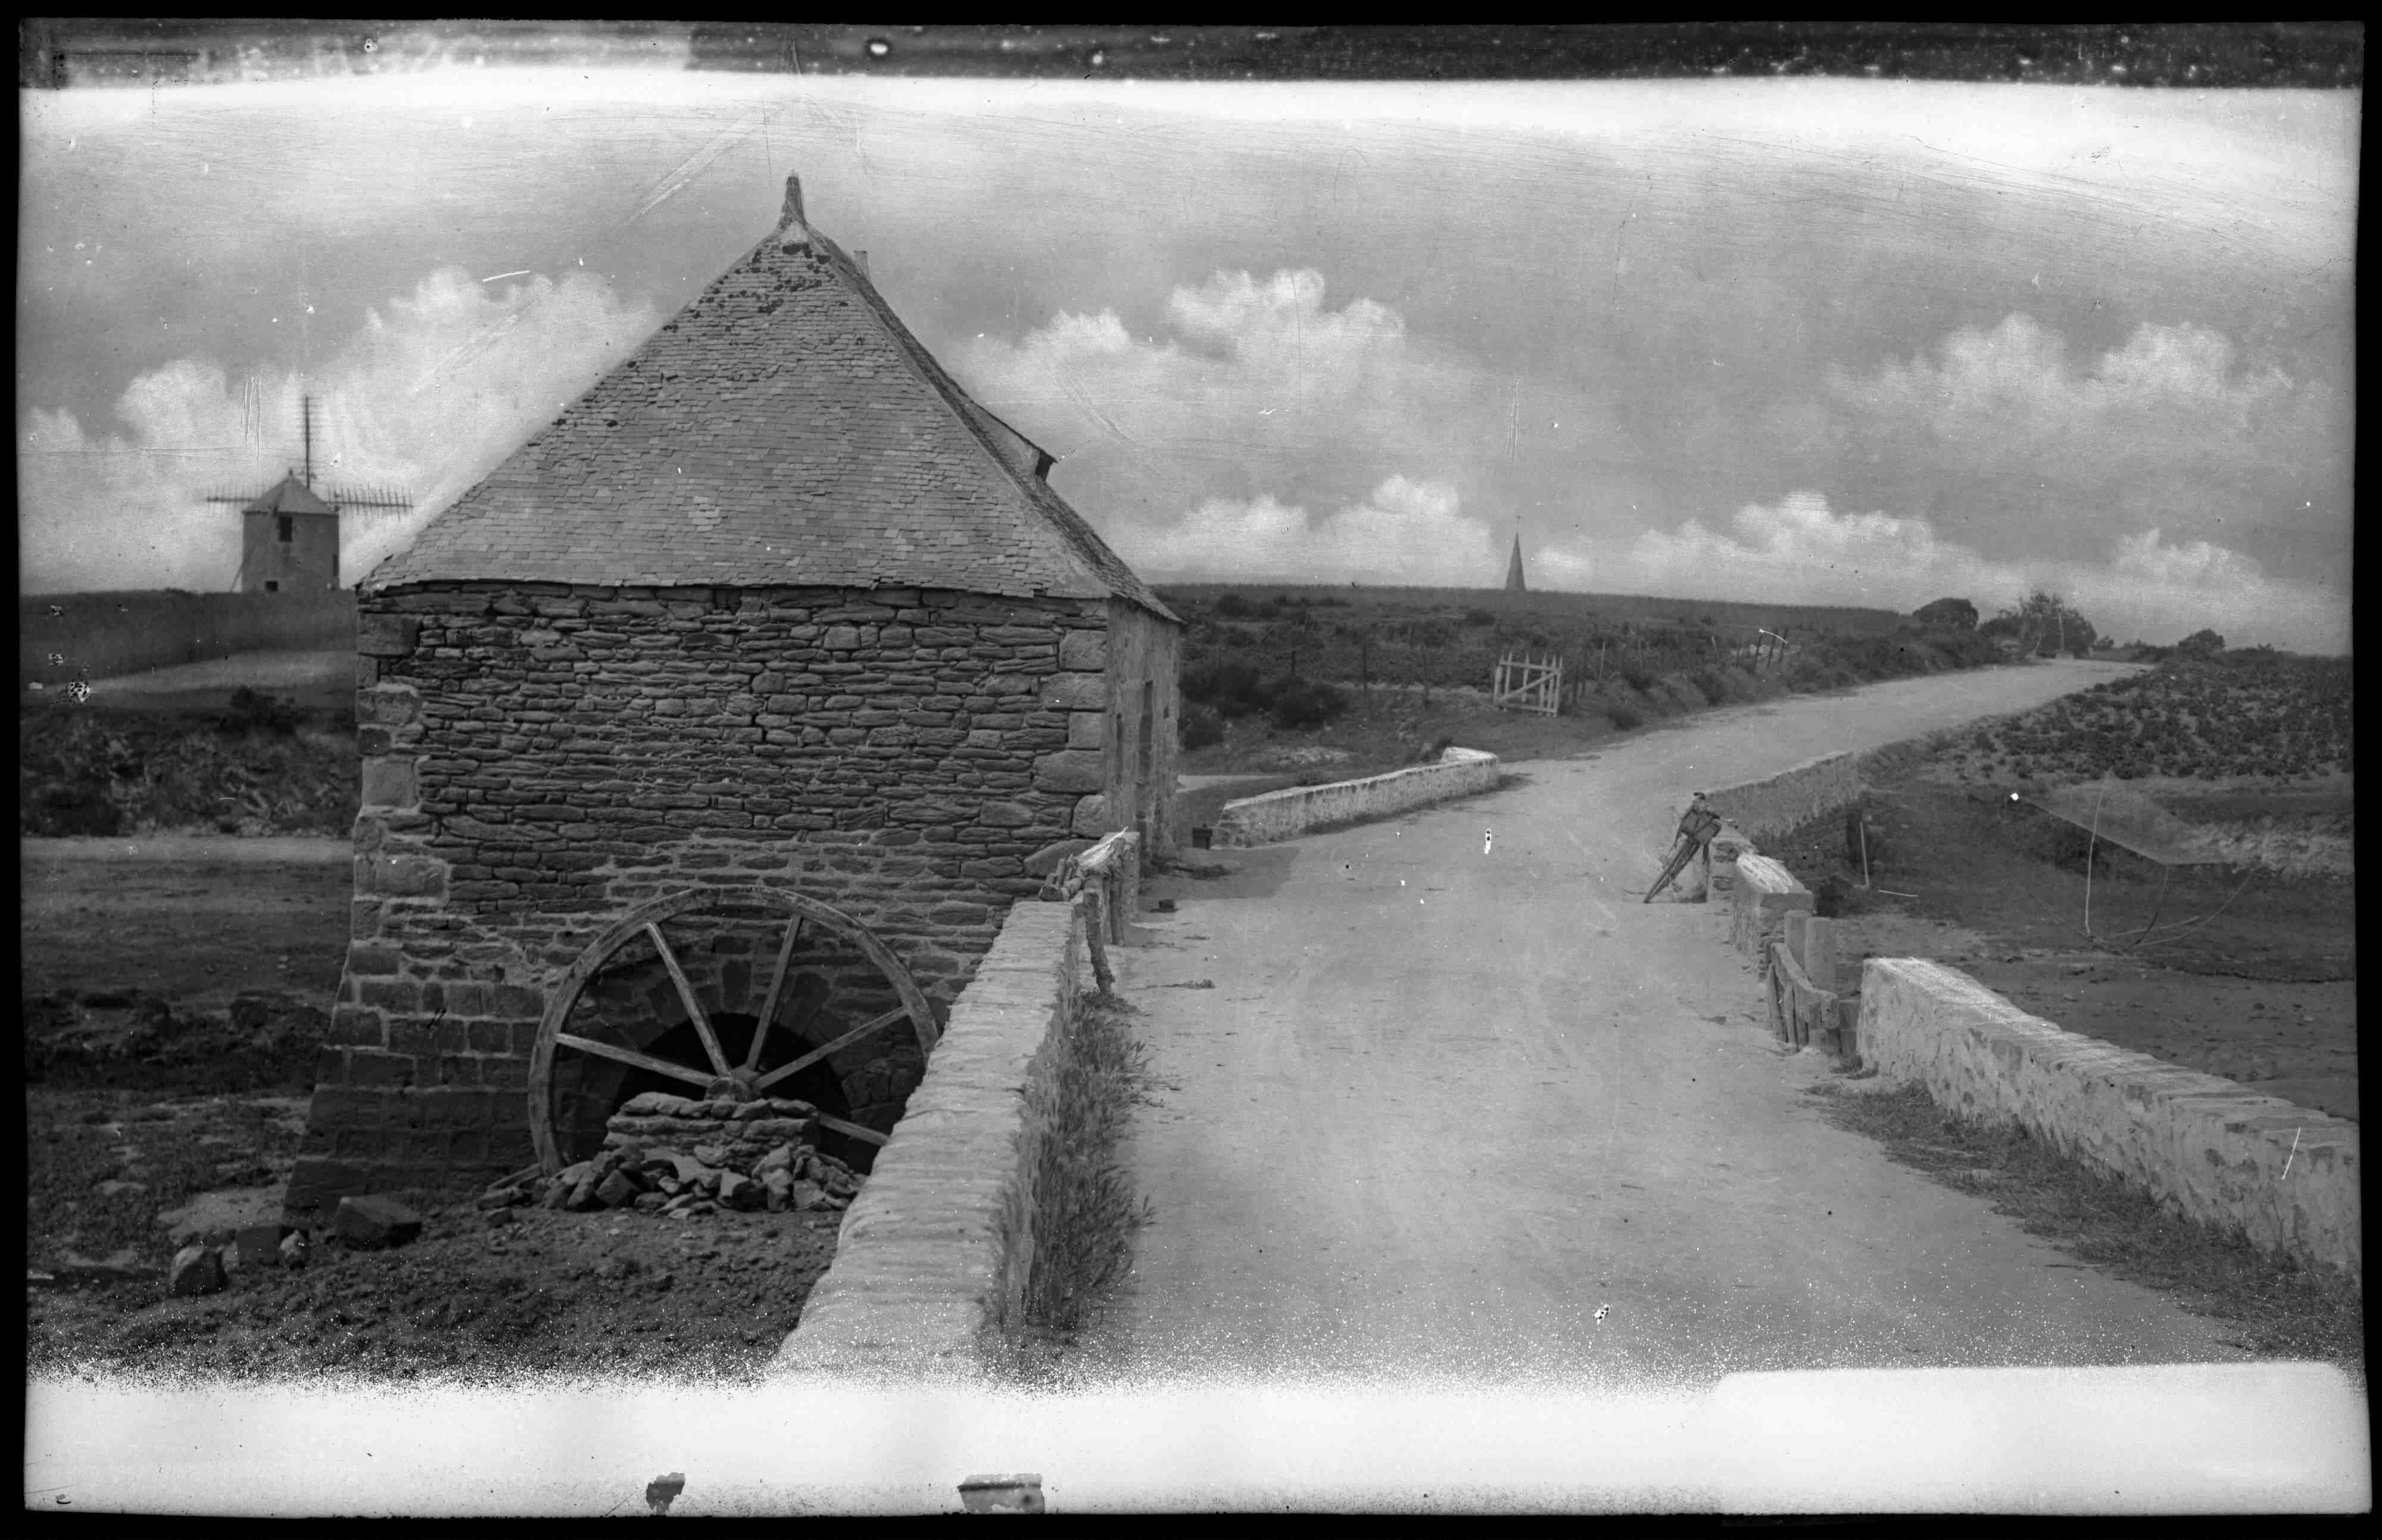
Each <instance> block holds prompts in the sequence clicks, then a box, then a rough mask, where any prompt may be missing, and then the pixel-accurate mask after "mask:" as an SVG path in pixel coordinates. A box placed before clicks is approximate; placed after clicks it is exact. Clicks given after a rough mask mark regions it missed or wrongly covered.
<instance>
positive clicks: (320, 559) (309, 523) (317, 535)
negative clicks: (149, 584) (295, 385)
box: [207, 396, 413, 594]
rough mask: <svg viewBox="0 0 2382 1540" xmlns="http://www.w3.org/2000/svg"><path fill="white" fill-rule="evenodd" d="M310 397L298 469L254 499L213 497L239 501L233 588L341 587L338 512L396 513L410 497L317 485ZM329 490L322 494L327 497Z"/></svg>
mask: <svg viewBox="0 0 2382 1540" xmlns="http://www.w3.org/2000/svg"><path fill="white" fill-rule="evenodd" d="M317 422H318V419H317V417H316V415H315V408H314V398H313V397H312V396H304V397H301V398H300V400H299V424H298V429H299V434H300V437H301V439H302V440H303V443H304V454H305V458H304V460H303V462H302V463H301V465H300V466H293V467H291V469H290V471H289V474H287V475H285V476H283V477H282V478H281V479H280V480H279V481H277V482H275V483H274V484H273V485H272V486H271V487H266V488H265V489H264V491H262V492H260V493H257V494H256V495H254V496H253V497H249V496H228V497H211V498H209V499H207V500H208V501H209V502H224V503H239V504H241V505H242V506H241V508H240V547H239V575H238V576H237V577H235V578H233V579H232V591H233V592H235V593H241V594H288V593H321V592H323V591H324V590H325V589H331V588H337V587H338V585H339V515H340V514H342V513H345V512H348V511H351V510H352V511H366V510H369V511H373V512H389V511H398V512H401V511H405V510H407V509H410V508H411V507H412V506H413V499H411V498H408V497H406V496H404V495H402V494H401V493H399V492H396V491H393V490H391V489H388V488H386V487H369V488H345V487H327V488H325V489H324V491H322V492H318V491H316V490H315V487H314V437H315V428H316V425H317ZM325 494H327V496H326V495H325Z"/></svg>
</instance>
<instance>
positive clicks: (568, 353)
mask: <svg viewBox="0 0 2382 1540" xmlns="http://www.w3.org/2000/svg"><path fill="white" fill-rule="evenodd" d="M659 322H660V317H659V315H658V314H657V313H656V312H655V311H654V310H653V309H652V308H651V307H650V306H647V305H643V304H636V305H630V304H623V303H621V302H620V301H619V300H618V299H616V298H615V296H614V295H613V293H612V290H610V289H609V287H608V286H607V285H606V284H605V283H603V282H602V281H601V280H600V279H597V278H594V277H588V276H585V275H583V274H579V273H575V272H574V273H572V274H571V275H569V276H568V277H565V278H564V279H563V280H562V281H561V282H559V283H557V282H554V281H552V280H550V279H546V278H544V277H538V278H535V279H534V280H532V281H530V282H527V283H522V284H515V285H510V286H507V287H504V288H502V289H493V290H492V289H491V288H490V287H489V286H486V285H483V284H479V283H475V282H473V279H472V278H471V277H470V275H468V274H466V273H463V272H461V271H460V270H457V269H452V268H448V269H441V270H439V271H436V272H434V273H432V274H431V275H430V276H429V277H425V278H424V279H423V280H422V281H421V282H420V283H419V284H418V285H416V287H415V288H414V290H413V291H412V292H411V294H405V295H399V296H397V297H395V298H393V299H391V300H390V301H389V302H387V304H386V305H385V306H383V307H381V308H380V309H376V310H374V312H372V313H371V314H369V315H368V316H367V318H366V320H365V324H364V325H363V326H362V328H361V329H360V330H359V331H358V333H357V334H356V335H355V336H354V337H352V338H351V339H350V340H349V342H348V343H347V345H346V346H345V347H344V348H342V349H341V350H340V351H339V352H338V355H337V357H336V358H335V359H334V360H333V362H332V363H330V365H329V366H328V367H326V368H325V369H323V370H321V371H319V372H317V373H316V374H315V375H314V376H312V377H311V378H308V379H306V380H303V381H301V380H300V379H299V378H298V377H296V376H288V375H280V376H266V377H261V378H253V379H242V380H238V381H235V380H234V379H232V378H231V377H230V376H227V373H226V371H225V370H224V369H223V368H222V367H221V366H220V365H219V364H216V363H211V362H209V361H206V360H203V359H181V360H178V361H176V362H175V363H169V364H166V366H164V367H163V368H160V369H156V370H153V371H152V372H150V373H148V374H145V375H142V376H139V377H138V378H136V379H134V380H133V381H132V383H131V384H130V385H129V387H128V388H126V390H125V391H124V394H123V395H122V396H121V397H120V398H119V399H118V400H117V403H116V409H115V416H116V423H115V424H114V425H108V426H104V427H100V426H91V427H87V426H85V425H83V424H82V423H80V421H78V420H77V419H76V417H75V416H74V414H73V413H68V412H59V411H51V410H47V409H43V408H41V407H35V408H33V409H31V411H29V412H27V413H24V415H23V416H22V418H21V419H20V421H19V425H18V445H19V449H18V509H19V512H18V548H19V555H20V561H19V572H20V574H21V576H20V579H19V582H20V585H21V587H22V588H23V589H24V590H25V591H27V592H43V591H71V590H76V589H89V588H138V587H184V588H195V589H200V590H209V589H220V588H226V587H228V586H229V585H230V584H231V582H232V579H233V576H234V574H235V573H236V572H237V571H238V568H239V538H240V536H239V517H238V513H237V510H236V509H235V508H233V507H229V506H226V505H224V504H219V503H210V502H208V501H207V500H206V499H207V497H208V496H209V495H210V494H212V493H216V492H250V491H258V490H262V489H263V488H264V487H265V486H266V485H268V484H269V483H271V482H272V481H274V480H276V479H277V478H278V477H279V475H280V474H281V473H282V471H283V470H284V469H285V468H287V467H288V466H289V465H293V464H295V463H296V462H297V461H298V458H299V454H298V444H297V442H296V438H297V424H298V413H299V406H298V401H299V397H300V395H301V393H306V392H311V393H313V395H314V396H315V397H316V398H317V399H318V400H319V401H320V402H321V410H322V413H323V416H324V429H325V431H324V435H323V437H322V440H321V441H320V442H319V443H318V444H317V445H316V450H315V479H316V483H317V485H318V486H319V485H322V484H324V483H326V482H327V483H332V484H343V485H351V486H352V485H374V484H386V485H393V486H399V487H404V488H405V489H406V490H407V491H409V492H410V493H411V495H412V496H413V498H414V499H415V504H414V508H415V511H413V512H412V513H411V514H407V515H403V516H400V517H399V518H395V519H381V520H374V519H371V518H365V517H350V518H349V519H347V520H344V521H342V526H343V527H342V529H341V536H342V546H343V548H342V550H341V552H340V562H339V567H340V575H341V578H342V580H343V581H347V582H353V581H355V580H356V579H358V578H361V577H362V575H363V574H364V573H366V572H368V571H369V570H370V568H371V567H372V566H373V565H374V564H375V563H377V562H378V561H380V560H381V559H382V558H384V557H386V556H387V555H388V554H389V553H390V552H391V551H393V550H396V549H399V548H401V547H402V546H403V545H404V544H405V543H406V542H407V541H409V540H410V539H411V536H412V535H413V534H414V533H415V532H416V531H418V530H419V529H420V527H421V526H422V524H424V523H425V522H427V520H428V519H429V518H431V517H434V516H435V515H436V512H437V511H439V510H440V509H442V508H443V507H444V506H445V505H446V504H447V503H448V502H451V501H453V500H454V499H455V498H456V497H458V496H460V495H461V493H462V492H464V491H465V490H467V489H468V488H469V487H471V486H472V485H473V483H474V482H476V481H477V480H478V479H479V478H480V477H481V476H483V475H485V474H487V473H488V472H489V471H491V470H493V469H494V468H495V467H496V465H497V462H500V461H501V460H502V459H503V458H504V456H505V455H506V454H508V453H510V451H511V450H512V449H513V447H514V446H516V445H517V444H519V443H520V442H521V440H522V438H524V437H527V436H528V434H529V433H530V431H531V430H532V429H534V427H535V426H536V425H537V424H538V423H539V422H540V421H542V420H545V419H547V418H550V417H552V416H553V415H555V414H556V413H558V412H559V410H560V409H561V408H562V407H563V406H564V405H566V404H567V403H568V402H569V401H570V400H571V398H573V397H575V396H576V395H578V394H579V393H580V392H581V391H583V390H584V389H585V388H587V387H588V386H589V385H591V384H593V383H594V382H595V379H596V378H597V377H598V376H600V375H601V374H602V373H603V372H604V370H606V369H608V368H609V367H610V366H611V365H612V364H613V363H617V362H618V361H619V360H620V358H622V357H623V356H625V355H626V354H627V353H628V352H629V351H631V350H632V348H634V347H635V346H636V344H637V343H639V342H640V341H642V340H643V339H645V337H646V336H647V335H648V334H650V333H651V332H652V330H653V329H654V327H655V326H657V325H659Z"/></svg>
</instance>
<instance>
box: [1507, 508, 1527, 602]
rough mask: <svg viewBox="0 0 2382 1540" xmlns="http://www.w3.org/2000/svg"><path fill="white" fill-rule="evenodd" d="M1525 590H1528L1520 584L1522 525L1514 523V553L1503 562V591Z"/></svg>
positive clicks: (1517, 591)
mask: <svg viewBox="0 0 2382 1540" xmlns="http://www.w3.org/2000/svg"><path fill="white" fill-rule="evenodd" d="M1527 591H1528V590H1526V589H1525V588H1524V587H1523V585H1522V526H1521V525H1519V524H1516V525H1515V526H1514V555H1513V557H1512V559H1511V560H1510V561H1507V562H1506V563H1505V592H1507V593H1509V594H1519V593H1524V592H1527Z"/></svg>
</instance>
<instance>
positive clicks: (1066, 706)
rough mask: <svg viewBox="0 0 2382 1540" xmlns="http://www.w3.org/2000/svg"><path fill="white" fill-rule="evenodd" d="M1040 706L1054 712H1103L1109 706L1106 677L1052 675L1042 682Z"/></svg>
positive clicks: (1104, 675) (1094, 674) (1082, 674)
mask: <svg viewBox="0 0 2382 1540" xmlns="http://www.w3.org/2000/svg"><path fill="white" fill-rule="evenodd" d="M1042 704H1043V706H1044V707H1046V708H1049V709H1051V710H1054V711H1104V710H1106V709H1108V704H1109V682H1108V676H1107V675H1106V674H1098V673H1054V674H1052V675H1050V677H1049V678H1048V679H1045V680H1044V681H1043V682H1042Z"/></svg>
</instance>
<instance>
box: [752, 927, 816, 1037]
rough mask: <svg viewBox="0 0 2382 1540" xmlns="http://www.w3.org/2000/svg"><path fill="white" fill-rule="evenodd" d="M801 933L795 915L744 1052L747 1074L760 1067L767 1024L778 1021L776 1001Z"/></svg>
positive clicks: (782, 989)
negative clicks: (795, 941) (750, 1043)
mask: <svg viewBox="0 0 2382 1540" xmlns="http://www.w3.org/2000/svg"><path fill="white" fill-rule="evenodd" d="M802 933H803V917H802V916H800V915H796V916H795V917H794V918H793V922H792V924H790V925H788V926H787V927H786V939H785V942H783V943H782V944H781V945H780V946H779V948H778V971H777V972H775V973H773V974H771V975H770V976H769V998H768V999H767V1000H766V1001H764V1002H763V1003H762V1004H761V1019H760V1021H759V1022H758V1023H757V1024H756V1025H755V1027H754V1029H753V1046H752V1047H750V1048H748V1049H746V1050H745V1051H744V1068H745V1070H746V1071H747V1072H748V1073H749V1072H750V1071H752V1070H755V1069H758V1068H760V1067H761V1044H762V1042H763V1041H764V1040H766V1039H767V1037H768V1035H769V1024H770V1023H771V1022H774V1021H776V1020H777V1019H778V1001H779V1000H780V998H781V997H782V996H783V995H784V993H785V989H786V970H787V968H788V967H791V966H792V963H793V960H794V938H796V937H797V936H800V935H801V934H802Z"/></svg>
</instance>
